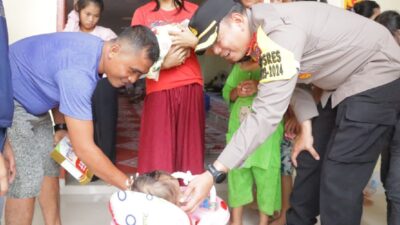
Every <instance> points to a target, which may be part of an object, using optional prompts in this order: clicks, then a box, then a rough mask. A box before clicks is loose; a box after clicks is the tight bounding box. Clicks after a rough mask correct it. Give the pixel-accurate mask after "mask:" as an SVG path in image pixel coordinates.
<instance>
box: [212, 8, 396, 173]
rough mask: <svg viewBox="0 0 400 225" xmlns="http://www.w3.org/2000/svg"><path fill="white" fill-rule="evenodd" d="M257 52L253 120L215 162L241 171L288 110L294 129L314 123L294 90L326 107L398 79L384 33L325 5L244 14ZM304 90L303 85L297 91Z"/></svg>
mask: <svg viewBox="0 0 400 225" xmlns="http://www.w3.org/2000/svg"><path fill="white" fill-rule="evenodd" d="M247 17H248V18H249V22H250V26H251V29H252V31H253V32H257V43H258V46H259V48H260V50H261V57H260V65H261V77H262V78H261V79H262V80H261V81H260V84H259V87H258V94H257V97H256V98H255V100H254V102H253V106H252V113H251V114H250V115H249V116H248V117H247V118H246V120H245V121H243V123H242V124H241V126H240V128H239V129H238V130H237V132H236V133H235V134H234V136H233V137H232V139H231V142H230V143H229V144H228V145H227V146H226V148H225V150H224V151H223V152H222V154H221V155H220V156H219V158H218V160H219V161H220V162H221V163H222V164H224V165H225V166H227V167H229V168H234V167H237V166H239V165H240V164H241V163H243V160H244V159H246V158H247V155H248V154H250V153H251V152H252V151H253V150H254V149H256V148H257V147H258V145H260V144H261V143H262V142H263V141H264V140H265V139H266V138H267V137H268V136H269V135H270V134H271V133H272V132H273V131H274V130H275V129H276V127H277V125H278V124H279V122H280V121H281V119H282V116H283V114H284V113H285V111H286V109H287V107H288V105H289V103H290V104H291V105H292V107H293V110H294V112H295V114H296V117H297V119H298V120H299V122H303V121H305V120H308V119H311V118H313V117H315V116H317V115H318V111H317V108H316V104H315V102H314V100H313V98H312V96H311V94H310V93H309V91H307V90H306V89H301V88H295V87H296V84H297V83H304V84H313V85H315V86H317V87H319V88H321V89H323V90H324V93H323V95H322V99H321V100H322V103H326V101H327V100H328V98H329V97H331V101H332V107H335V106H337V105H338V104H339V103H340V102H341V101H343V100H344V99H345V98H346V97H349V96H352V95H355V94H357V93H360V92H362V91H366V90H368V89H371V88H374V87H378V86H381V85H384V84H387V83H389V82H391V81H394V80H396V79H398V78H399V77H400V47H399V46H398V44H397V43H396V42H395V40H394V38H393V36H392V35H391V34H390V32H389V31H388V30H387V29H386V28H385V27H383V26H382V25H380V24H378V23H376V22H374V21H372V20H370V19H367V18H364V17H362V16H359V15H357V14H355V13H352V12H349V11H346V10H344V9H340V8H337V7H334V6H330V5H328V4H322V3H315V2H295V3H286V4H257V5H254V6H253V7H252V9H249V10H248V11H247ZM303 86H304V85H303Z"/></svg>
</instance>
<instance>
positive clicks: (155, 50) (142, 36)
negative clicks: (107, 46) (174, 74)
mask: <svg viewBox="0 0 400 225" xmlns="http://www.w3.org/2000/svg"><path fill="white" fill-rule="evenodd" d="M117 40H120V41H122V42H127V44H128V45H129V47H131V48H132V49H133V50H142V49H146V50H147V57H148V59H150V60H151V61H152V62H153V63H154V62H155V61H157V59H158V57H159V56H160V48H159V46H158V41H157V37H156V35H155V34H154V33H153V32H152V31H151V30H150V29H149V28H147V27H145V26H142V25H135V26H132V27H127V28H125V30H124V31H122V33H121V34H120V35H119V36H118V38H117Z"/></svg>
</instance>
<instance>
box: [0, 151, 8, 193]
mask: <svg viewBox="0 0 400 225" xmlns="http://www.w3.org/2000/svg"><path fill="white" fill-rule="evenodd" d="M7 175H8V172H7V165H6V160H5V159H4V156H3V154H1V153H0V196H3V195H5V194H6V193H7V191H8V176H7Z"/></svg>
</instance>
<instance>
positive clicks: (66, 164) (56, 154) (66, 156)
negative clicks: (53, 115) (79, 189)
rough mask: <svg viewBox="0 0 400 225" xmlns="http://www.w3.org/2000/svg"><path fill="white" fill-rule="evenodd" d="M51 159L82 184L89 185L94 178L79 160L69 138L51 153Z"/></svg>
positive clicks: (62, 141) (65, 138) (64, 139)
mask: <svg viewBox="0 0 400 225" xmlns="http://www.w3.org/2000/svg"><path fill="white" fill-rule="evenodd" d="M51 157H52V158H53V159H54V160H55V161H56V162H57V163H58V164H60V165H61V166H62V167H63V168H64V169H65V170H66V171H68V172H69V173H70V174H71V175H72V176H73V177H74V178H75V179H77V180H78V181H79V183H80V184H87V183H89V182H90V180H91V179H92V177H93V173H92V172H90V171H89V169H88V168H87V167H86V165H85V164H84V163H83V162H82V161H81V160H79V158H78V157H77V156H76V155H75V152H74V151H73V149H72V145H71V142H70V140H69V138H68V137H64V138H63V139H62V140H61V141H60V143H58V145H57V146H56V147H55V148H54V150H53V151H52V152H51Z"/></svg>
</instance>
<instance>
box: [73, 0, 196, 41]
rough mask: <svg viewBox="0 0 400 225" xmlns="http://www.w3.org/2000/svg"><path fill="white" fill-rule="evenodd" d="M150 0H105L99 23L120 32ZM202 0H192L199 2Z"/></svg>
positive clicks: (192, 0)
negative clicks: (137, 10) (138, 9)
mask: <svg viewBox="0 0 400 225" xmlns="http://www.w3.org/2000/svg"><path fill="white" fill-rule="evenodd" d="M149 1H150V0H104V11H103V14H102V16H101V19H100V22H99V25H101V26H104V27H108V28H111V29H112V30H113V31H114V32H115V33H117V34H118V33H120V32H121V31H122V30H123V29H124V27H126V26H129V25H130V24H131V19H132V15H133V13H134V11H135V10H136V9H137V8H138V7H140V6H142V5H143V4H145V3H147V2H149ZM200 1H201V0H191V2H196V3H197V4H198V3H199V2H200ZM72 5H73V0H67V10H68V12H69V11H71V9H72Z"/></svg>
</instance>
